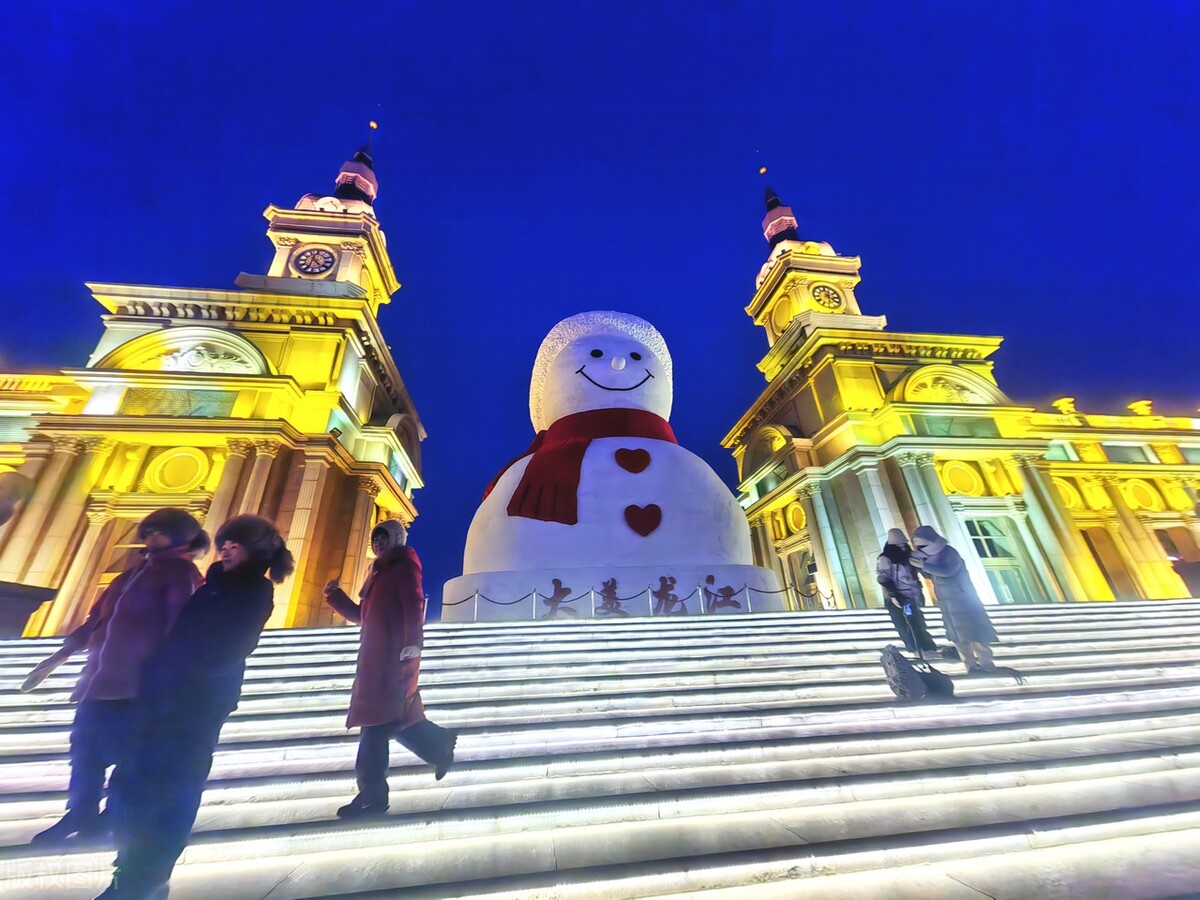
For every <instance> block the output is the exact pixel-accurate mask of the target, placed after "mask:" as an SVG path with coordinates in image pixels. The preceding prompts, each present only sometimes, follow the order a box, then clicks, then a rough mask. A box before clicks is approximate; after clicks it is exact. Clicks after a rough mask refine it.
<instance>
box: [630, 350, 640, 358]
mask: <svg viewBox="0 0 1200 900" xmlns="http://www.w3.org/2000/svg"><path fill="white" fill-rule="evenodd" d="M629 358H630V359H641V358H642V354H640V353H638V352H637V351H636V350H634V351H633V352H632V353H630V354H629Z"/></svg>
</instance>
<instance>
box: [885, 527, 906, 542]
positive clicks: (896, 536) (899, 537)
mask: <svg viewBox="0 0 1200 900" xmlns="http://www.w3.org/2000/svg"><path fill="white" fill-rule="evenodd" d="M887 543H889V544H895V545H896V546H897V547H903V546H904V545H905V544H907V543H908V538H907V537H906V536H905V534H904V532H903V531H901V530H900V529H899V528H889V529H888V536H887Z"/></svg>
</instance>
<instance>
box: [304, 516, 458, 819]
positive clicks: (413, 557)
mask: <svg viewBox="0 0 1200 900" xmlns="http://www.w3.org/2000/svg"><path fill="white" fill-rule="evenodd" d="M407 542H408V532H407V530H406V529H405V527H404V526H403V525H401V524H400V523H399V522H396V521H394V520H388V521H386V522H381V523H380V524H379V525H377V526H376V527H375V529H374V530H373V531H372V532H371V549H372V551H374V553H375V557H376V558H375V562H374V563H372V564H371V573H370V575H368V576H367V580H366V583H365V584H363V586H362V590H360V591H359V592H358V596H359V599H360V601H361V602H360V603H355V602H354V601H353V600H351V599H350V598H349V597H347V596H346V594H345V592H344V591H343V590H342V589H341V588H340V587H339V586H338V583H337V581H331V582H329V584H327V585H326V586H325V600H326V602H328V603H329V605H330V606H331V607H333V609H334V611H336V612H337V613H338V614H339V615H341V616H343V617H344V618H346V619H348V620H349V621H351V622H355V623H358V624H361V625H362V633H361V636H360V638H359V648H358V667H357V669H356V671H355V674H354V687H353V689H352V690H351V693H350V712H349V715H347V717H346V727H347V728H353V727H355V726H358V727H359V729H360V731H359V738H358V758H357V759H356V760H355V763H354V774H355V777H356V779H357V781H358V796H356V797H355V798H354V799H353V800H351V801H350V802H349V803H348V804H346V805H345V806H343V807H342V808H341V809H339V810H338V812H337V814H338V818H342V819H348V818H360V817H363V816H378V815H383V814H384V813H385V812H387V809H388V784H387V771H388V746H389V742H390V740H391V738H395V739H396V740H397V741H398V742H399V743H400V745H401V746H403V747H405V748H407V749H408V750H410V751H412V752H413V753H415V754H416V755H417V756H419V757H421V759H423V760H425V762H427V763H430V764H431V765H432V766H434V777H435V778H437V779H438V780H439V781H440V780H441V779H442V778H444V777H445V775H446V773H447V772H448V771H449V770H450V766H452V765H453V764H454V744H455V742H456V741H457V739H458V735H457V733H456V732H454V731H451V730H449V729H446V728H442V727H440V726H438V725H435V724H433V723H432V722H430V721H429V720H428V719H426V718H425V708H424V706H423V705H422V704H421V691H420V687H419V685H418V683H417V679H418V676H419V672H420V667H421V647H422V646H423V643H424V638H423V634H422V630H423V624H424V619H425V600H424V594H423V592H422V590H421V561H420V560H419V559H418V558H417V554H416V552H415V551H414V550H413V549H412V548H411V547H409V546H408V545H407Z"/></svg>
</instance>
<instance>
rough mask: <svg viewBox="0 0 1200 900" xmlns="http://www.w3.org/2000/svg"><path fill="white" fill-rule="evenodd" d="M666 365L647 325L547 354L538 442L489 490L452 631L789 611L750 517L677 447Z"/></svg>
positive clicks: (459, 584) (535, 403)
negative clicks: (759, 558)
mask: <svg viewBox="0 0 1200 900" xmlns="http://www.w3.org/2000/svg"><path fill="white" fill-rule="evenodd" d="M671 380H672V379H671V355H670V353H669V352H668V351H667V345H666V342H665V341H664V340H663V338H662V335H661V334H659V333H658V331H657V330H656V329H655V328H654V326H653V325H651V324H650V323H649V322H646V321H645V320H643V319H639V318H638V317H637V316H631V315H627V314H625V313H618V312H586V313H580V314H579V315H576V316H571V317H570V318H569V319H564V320H563V321H561V322H559V323H558V324H557V325H555V326H554V328H553V329H551V331H550V333H549V334H548V335H546V339H545V340H543V341H542V346H541V348H540V349H539V350H538V355H537V360H536V361H535V362H534V366H533V378H532V380H531V383H530V386H529V413H530V416H531V418H532V419H533V427H534V430H535V431H536V432H537V437H536V438H535V439H534V442H533V445H532V446H531V447H530V449H529V451H528V452H527V453H526V455H524V456H522V457H520V458H518V459H517V460H515V461H514V462H512V463H510V464H509V465H508V466H507V467H506V468H504V469H503V470H502V471H501V472H500V474H499V475H497V476H496V478H495V480H494V481H493V482H492V484H491V485H490V486H489V487H488V490H487V492H486V494H485V495H484V500H483V504H482V505H481V506H480V507H479V510H478V511H477V512H476V513H475V518H474V520H473V521H472V522H471V528H470V530H469V532H468V533H467V546H466V552H465V554H464V558H463V573H464V574H463V575H462V576H461V577H459V578H454V579H452V580H450V581H448V582H447V583H446V586H445V588H444V590H443V595H442V597H443V605H442V619H443V621H449V622H455V621H470V620H496V619H526V620H528V619H534V618H552V617H560V618H561V617H587V616H591V615H595V616H598V617H603V616H613V617H619V616H630V615H634V616H638V615H642V616H644V615H672V614H674V615H679V614H690V615H695V614H699V613H711V612H720V613H729V612H735V613H736V612H746V611H749V610H753V611H754V612H760V611H764V610H780V609H783V608H784V606H783V602H782V599H781V597H782V594H781V593H780V592H779V583H778V580H777V578H776V577H775V574H774V572H772V571H771V570H770V569H765V568H762V567H759V566H755V565H753V564H752V559H751V551H750V530H749V527H748V526H747V524H746V517H745V515H744V514H743V513H742V510H741V509H740V508H739V506H738V504H737V502H736V501H735V500H734V498H733V496H732V494H730V492H729V490H728V489H727V488H726V487H725V485H724V484H722V483H721V480H720V479H719V478H718V477H717V475H716V473H715V472H713V470H712V469H710V468H709V467H708V465H707V464H706V463H705V462H704V461H703V460H701V459H700V458H699V457H698V456H696V455H694V454H692V453H689V452H688V451H687V450H684V449H683V448H682V447H680V446H679V445H678V443H676V440H675V435H674V433H673V432H672V431H671V426H670V425H669V424H668V423H667V418H668V417H669V416H670V413H671V399H672V384H671Z"/></svg>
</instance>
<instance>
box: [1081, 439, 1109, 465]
mask: <svg viewBox="0 0 1200 900" xmlns="http://www.w3.org/2000/svg"><path fill="white" fill-rule="evenodd" d="M1075 452H1076V453H1077V454H1078V455H1079V459H1080V461H1081V462H1108V457H1107V456H1105V455H1104V448H1103V447H1101V446H1100V445H1099V444H1097V443H1096V442H1095V441H1076V442H1075Z"/></svg>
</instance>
